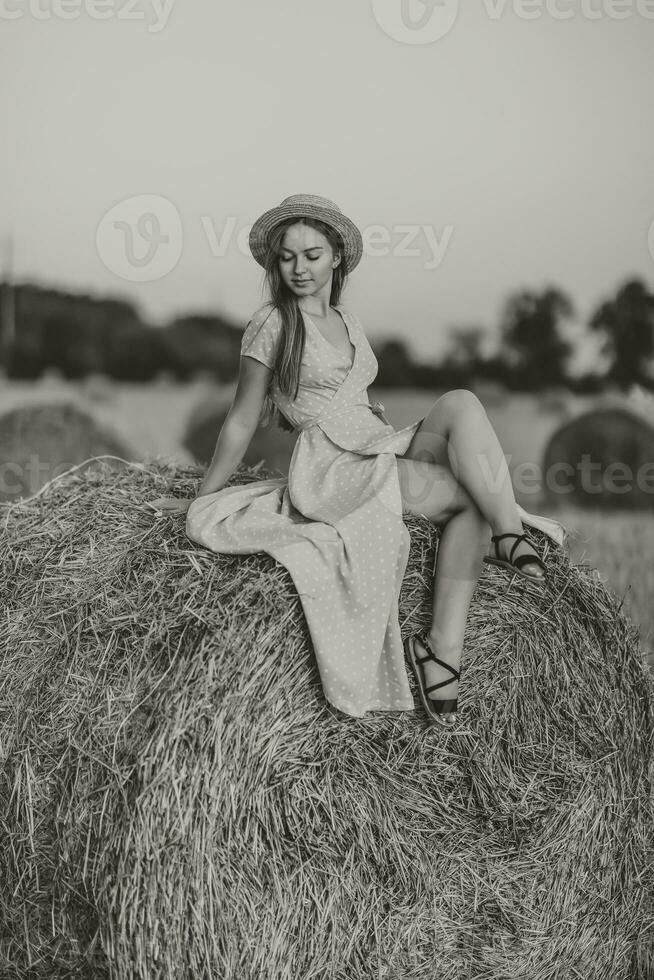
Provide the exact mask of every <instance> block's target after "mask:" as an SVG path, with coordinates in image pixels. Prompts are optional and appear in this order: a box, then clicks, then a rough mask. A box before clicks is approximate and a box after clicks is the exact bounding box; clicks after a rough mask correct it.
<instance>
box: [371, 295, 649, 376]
mask: <svg viewBox="0 0 654 980" xmlns="http://www.w3.org/2000/svg"><path fill="white" fill-rule="evenodd" d="M488 336H489V331H488V330H487V329H485V328H484V327H481V326H472V327H469V328H464V329H460V330H456V331H452V332H451V334H450V345H449V348H448V349H447V350H446V352H445V354H444V355H443V357H442V358H441V359H440V361H439V363H437V364H418V363H415V362H414V361H412V359H411V356H410V354H409V351H408V347H407V345H406V344H405V343H404V342H403V341H401V340H396V339H394V340H390V341H388V342H386V343H385V344H384V345H382V347H381V348H380V350H379V351H376V355H377V360H378V361H379V374H378V378H377V380H378V383H379V384H380V385H382V386H389V387H393V386H397V385H403V384H404V381H403V379H404V378H411V382H410V383H411V386H413V387H423V386H426V387H430V386H431V387H436V388H453V387H465V386H468V385H470V384H471V383H473V382H474V381H475V380H482V379H484V380H492V381H495V382H497V383H499V384H501V385H502V386H504V387H506V388H510V389H512V390H514V391H518V390H522V391H539V390H544V389H547V388H556V387H564V388H569V389H571V390H573V391H575V392H578V393H585V392H588V393H591V392H598V391H601V390H603V389H604V388H607V387H619V388H622V389H623V390H627V389H629V388H630V387H631V386H632V385H633V384H638V385H641V386H642V387H644V388H648V389H650V390H654V294H653V293H652V292H650V290H649V289H648V287H647V285H646V284H645V283H644V282H642V281H641V280H639V279H632V280H628V281H627V282H625V283H624V284H623V285H621V286H620V287H619V288H618V290H617V291H616V294H615V296H614V297H612V298H611V299H609V300H606V301H605V302H602V303H601V304H600V305H599V306H598V307H597V309H596V310H595V311H594V313H593V314H592V316H591V317H590V319H589V322H588V323H586V324H580V323H578V322H577V321H576V318H575V310H574V306H573V303H572V301H571V299H570V298H569V297H568V296H566V295H565V293H563V292H561V291H560V290H558V289H556V288H552V287H550V288H546V289H544V290H542V291H540V292H537V291H530V290H523V291H520V292H517V293H515V294H513V295H512V296H510V297H509V299H508V301H507V302H506V304H505V307H504V311H503V314H502V317H501V320H500V323H499V324H498V325H497V326H496V328H495V339H496V341H497V342H496V349H495V351H494V352H493V354H491V355H487V354H484V352H483V351H484V347H485V345H486V342H487V340H488ZM589 348H590V349H591V350H593V351H594V352H595V356H594V358H591V363H590V364H589V365H587V366H586V367H585V368H584V369H583V370H582V371H579V370H574V369H573V364H574V361H575V360H576V359H577V357H576V355H577V354H578V353H579V349H584V350H586V349H589ZM586 360H588V358H586ZM593 360H594V363H593Z"/></svg>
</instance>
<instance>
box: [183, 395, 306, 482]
mask: <svg viewBox="0 0 654 980" xmlns="http://www.w3.org/2000/svg"><path fill="white" fill-rule="evenodd" d="M230 401H231V399H229V400H227V401H226V399H225V396H224V395H223V396H221V395H218V396H215V395H209V396H207V397H206V398H202V399H200V400H199V401H198V403H197V404H196V406H195V407H194V408H193V410H192V411H191V412H190V414H189V418H188V422H187V426H186V434H185V436H184V441H183V443H182V445H183V446H184V448H185V449H187V450H188V451H189V452H190V453H191V454H192V455H193V457H194V459H195V460H196V461H197V462H198V463H202V464H204V465H205V466H207V465H208V464H209V463H210V461H211V457H212V456H213V453H214V450H215V448H216V441H217V439H218V436H219V435H220V429H221V427H222V424H223V422H224V421H225V419H226V417H227V412H228V411H229V403H230ZM296 440H297V432H286V431H285V430H284V429H280V428H279V427H278V426H277V425H274V424H272V425H270V426H267V427H265V428H264V427H263V426H260V427H259V428H258V429H257V431H256V432H255V434H254V436H253V437H252V441H251V442H250V445H249V446H248V448H247V450H246V451H245V456H244V457H243V463H244V465H245V466H255V465H256V464H257V463H258V462H260V461H261V460H263V464H264V466H265V467H266V468H267V469H268V470H270V471H271V472H272V471H274V472H275V473H278V474H279V473H280V474H282V475H283V476H286V475H287V473H288V467H289V463H290V461H291V456H292V455H293V449H294V448H295V443H296Z"/></svg>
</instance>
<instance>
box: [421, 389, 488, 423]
mask: <svg viewBox="0 0 654 980" xmlns="http://www.w3.org/2000/svg"><path fill="white" fill-rule="evenodd" d="M433 408H434V410H437V411H443V410H444V411H445V412H446V413H447V414H448V416H449V417H450V420H451V421H452V422H453V421H455V420H456V419H458V418H460V417H461V416H462V415H464V414H468V413H470V412H479V413H481V412H483V413H485V412H486V409H485V408H484V406H483V404H482V402H481V401H480V400H479V398H478V397H477V395H475V393H474V391H470V389H469V388H452V389H451V391H446V392H445V393H444V394H442V395H441V397H440V398H438V399H437V400H436V402H434V406H433Z"/></svg>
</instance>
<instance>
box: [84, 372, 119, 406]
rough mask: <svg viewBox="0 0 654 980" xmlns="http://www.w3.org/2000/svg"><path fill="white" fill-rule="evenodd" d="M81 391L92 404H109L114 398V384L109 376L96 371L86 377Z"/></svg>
mask: <svg viewBox="0 0 654 980" xmlns="http://www.w3.org/2000/svg"><path fill="white" fill-rule="evenodd" d="M82 391H83V393H84V395H85V396H86V397H87V398H88V399H89V400H90V401H92V402H100V403H102V402H111V401H115V398H116V383H115V381H114V379H113V378H112V377H111V376H110V375H108V374H103V373H102V372H101V371H96V372H93V373H92V374H88V375H86V377H85V378H84V380H83V382H82Z"/></svg>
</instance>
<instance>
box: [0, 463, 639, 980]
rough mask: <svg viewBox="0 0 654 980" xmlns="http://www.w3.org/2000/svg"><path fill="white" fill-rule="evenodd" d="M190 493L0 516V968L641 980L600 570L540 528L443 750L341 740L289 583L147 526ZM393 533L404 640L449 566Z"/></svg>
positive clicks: (20, 972)
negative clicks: (539, 570)
mask: <svg viewBox="0 0 654 980" xmlns="http://www.w3.org/2000/svg"><path fill="white" fill-rule="evenodd" d="M202 475H203V471H202V470H199V469H197V468H195V467H192V468H186V469H182V468H178V469H177V470H174V469H169V468H166V467H164V466H159V465H151V466H150V467H149V468H147V469H146V468H145V467H137V466H136V465H133V466H130V468H129V469H127V470H125V471H123V472H120V473H119V474H118V475H115V474H113V473H109V472H107V470H106V469H105V468H104V467H103V466H99V465H96V466H95V467H93V468H89V469H88V470H87V471H85V472H84V473H75V474H72V475H71V476H70V477H63V478H62V479H60V480H59V481H57V482H56V483H55V484H53V485H52V486H49V487H47V488H46V489H45V490H44V491H43V493H42V494H41V495H40V497H38V498H36V499H35V500H28V501H25V502H23V503H21V504H19V505H18V506H16V507H14V508H13V509H12V510H11V511H10V512H8V513H6V528H5V533H4V539H5V543H4V548H3V554H2V561H3V568H2V572H3V574H2V575H1V577H0V583H1V584H0V588H1V589H2V593H3V595H2V598H3V600H4V602H3V605H4V608H5V609H6V610H7V613H6V618H5V624H4V629H3V632H2V635H1V636H0V644H2V647H1V649H2V678H3V681H2V689H1V690H2V694H1V697H2V704H1V708H0V719H1V727H0V740H1V744H2V746H3V763H2V765H3V768H2V778H1V782H0V793H1V794H2V800H3V803H2V808H1V810H0V812H1V813H2V821H3V824H2V828H1V829H2V833H1V834H0V866H2V867H3V869H4V870H5V876H6V881H5V887H4V888H3V889H2V892H1V893H0V919H1V921H2V934H3V947H2V955H3V958H4V959H3V963H2V966H0V973H2V976H3V977H5V976H6V977H14V976H15V977H25V976H27V975H28V969H29V971H30V972H29V976H30V978H35V977H39V978H40V977H44V978H45V977H47V978H48V980H60V978H61V980H63V978H64V977H66V978H68V977H71V976H92V977H93V978H94V980H101V978H108V977H109V976H112V977H116V978H117V977H120V978H121V980H128V978H129V980H131V978H139V980H146V978H147V980H159V978H162V980H163V978H167V980H168V978H171V977H175V980H187V978H188V980H190V978H193V980H197V978H199V977H212V978H214V977H215V978H220V980H254V978H256V980H261V978H264V977H265V978H266V980H298V978H300V977H308V976H315V977H323V976H324V977H328V976H329V977H339V978H345V977H347V978H348V980H371V978H372V977H381V978H389V980H390V978H392V980H398V978H401V980H414V978H416V980H417V978H421V980H422V978H425V977H432V976H443V977H448V978H452V980H459V978H460V980H463V978H466V980H468V978H470V977H475V978H477V977H484V978H485V980H494V978H496V980H500V978H501V980H513V978H515V980H518V978H519V980H524V978H525V977H529V978H530V980H552V978H554V977H562V978H563V977H579V978H584V980H586V978H589V980H590V978H599V977H602V978H603V977H609V976H610V977H612V978H615V980H627V978H628V980H646V978H651V972H650V971H651V969H652V966H653V965H654V960H653V959H652V957H651V955H650V952H649V951H648V949H647V947H646V946H645V938H646V937H647V936H648V935H649V934H650V933H651V928H652V914H651V909H649V908H648V906H647V904H646V903H647V895H648V891H649V889H650V888H651V883H652V882H651V857H652V855H651V851H650V850H649V848H650V839H649V838H650V836H651V826H652V811H651V801H650V798H649V793H650V789H651V777H652V735H653V722H654V711H653V702H654V698H653V696H654V689H653V687H654V682H653V681H652V678H651V677H650V676H649V674H648V672H647V671H646V669H645V667H644V664H643V661H642V658H641V655H640V652H639V650H638V643H637V637H636V631H635V629H634V628H633V627H632V626H631V624H630V623H629V622H628V621H627V620H626V619H625V618H624V616H623V614H622V613H621V611H620V610H619V608H618V603H617V602H616V600H615V599H614V597H613V596H612V595H611V594H610V593H609V592H608V591H607V590H606V588H605V587H604V586H603V585H602V584H601V582H599V581H598V580H597V578H596V577H595V576H594V575H593V574H592V570H591V569H587V568H583V567H582V568H576V567H573V566H571V565H570V564H569V561H568V558H567V556H566V554H565V552H564V551H563V550H561V549H554V550H551V549H550V548H549V546H548V544H547V539H545V538H543V537H542V536H541V535H540V534H539V533H538V532H534V531H531V530H529V532H528V533H529V536H530V537H531V539H532V540H533V541H534V542H535V543H536V544H537V546H538V547H539V549H541V550H542V551H543V552H544V553H545V557H546V561H547V563H548V567H549V568H550V569H551V579H550V581H549V583H548V585H547V587H546V588H545V589H544V590H540V589H538V588H534V587H533V586H532V585H530V584H528V583H525V582H523V581H522V580H518V581H514V582H513V584H511V585H509V582H508V580H507V579H506V578H505V577H504V575H503V574H502V573H501V572H500V571H499V570H497V569H493V568H490V567H486V568H485V570H484V574H483V576H482V579H481V580H480V583H479V585H478V588H477V590H476V592H475V595H474V598H473V602H472V609H471V615H470V621H469V628H468V632H467V639H466V652H465V658H464V662H463V677H462V684H461V691H460V709H461V721H460V724H459V725H458V726H457V728H456V729H455V730H454V731H453V732H444V731H442V730H441V729H438V728H434V727H431V726H429V725H428V724H427V723H426V721H425V719H424V716H423V713H422V710H421V708H420V706H419V704H418V706H417V709H416V711H415V712H372V713H370V714H369V715H368V716H367V717H365V718H362V719H354V718H348V717H346V716H343V715H341V714H340V713H339V712H336V711H335V710H331V709H329V707H328V706H327V704H326V703H325V700H324V698H323V695H322V689H321V686H320V681H319V676H318V672H317V667H316V664H315V661H314V659H313V655H312V651H311V643H310V638H309V635H308V632H307V628H306V623H305V620H304V617H303V614H302V607H301V605H300V600H299V597H298V596H297V593H296V592H295V589H294V587H293V584H292V581H291V579H290V576H289V574H288V572H287V571H286V569H285V568H283V567H282V566H281V565H279V564H277V563H276V562H275V561H274V560H273V559H271V558H270V557H269V556H267V555H265V554H259V555H249V556H231V555H215V554H213V553H212V552H209V551H206V550H205V549H203V548H201V547H199V546H194V545H193V544H191V543H190V542H189V541H188V539H187V538H186V536H185V534H184V521H183V518H180V517H179V516H172V515H168V516H167V517H165V518H162V519H160V520H153V518H152V516H151V512H150V510H149V509H147V508H145V507H144V506H142V503H143V502H145V501H147V500H150V499H152V498H153V497H155V496H158V495H161V494H165V495H169V494H171V493H172V494H177V495H180V496H185V497H189V496H193V495H194V493H195V491H196V489H197V486H198V483H199V481H200V479H201V477H202ZM261 477H262V478H264V477H265V474H261ZM252 478H253V476H252V474H251V473H247V472H246V473H244V472H240V473H239V474H238V475H237V481H236V482H243V481H244V480H245V481H249V480H251V479H252ZM5 510H6V508H5ZM0 516H2V508H0ZM406 521H407V525H408V527H409V530H410V534H411V554H410V557H409V564H408V568H407V572H406V575H405V579H404V584H403V588H402V593H401V597H400V622H401V624H402V629H403V633H404V634H405V635H406V634H408V633H410V632H414V631H415V630H417V629H418V628H422V627H424V626H426V625H427V624H428V622H429V610H430V588H431V573H432V568H433V560H434V557H435V553H436V548H437V545H438V530H437V529H435V528H434V527H433V526H432V525H431V524H430V523H429V522H428V521H426V520H422V519H416V518H412V517H410V516H409V515H406ZM411 683H412V687H413V681H412V679H411ZM9 964H11V966H9ZM3 969H4V972H2V970H3Z"/></svg>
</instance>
